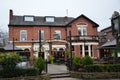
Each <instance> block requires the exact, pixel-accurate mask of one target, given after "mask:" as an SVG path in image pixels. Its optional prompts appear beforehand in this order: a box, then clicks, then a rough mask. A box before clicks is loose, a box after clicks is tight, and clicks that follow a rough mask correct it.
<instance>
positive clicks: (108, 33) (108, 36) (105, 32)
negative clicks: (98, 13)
mask: <svg viewBox="0 0 120 80" xmlns="http://www.w3.org/2000/svg"><path fill="white" fill-rule="evenodd" d="M99 44H100V45H99V51H100V58H103V57H114V56H115V48H116V39H115V37H114V36H113V35H112V27H111V26H110V27H107V28H104V29H102V30H101V31H100V32H99Z"/></svg>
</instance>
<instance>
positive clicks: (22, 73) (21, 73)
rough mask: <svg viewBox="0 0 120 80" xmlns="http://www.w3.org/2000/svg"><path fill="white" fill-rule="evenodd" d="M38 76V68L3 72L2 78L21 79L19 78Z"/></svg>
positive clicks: (0, 75) (0, 72)
mask: <svg viewBox="0 0 120 80" xmlns="http://www.w3.org/2000/svg"><path fill="white" fill-rule="evenodd" d="M37 74H38V69H37V68H28V69H21V68H20V69H14V70H1V71H0V77H5V78H9V77H19V76H36V75H37Z"/></svg>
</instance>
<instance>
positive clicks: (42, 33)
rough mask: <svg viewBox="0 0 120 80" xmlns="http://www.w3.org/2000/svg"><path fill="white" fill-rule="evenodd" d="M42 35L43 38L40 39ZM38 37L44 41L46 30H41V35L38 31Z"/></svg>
mask: <svg viewBox="0 0 120 80" xmlns="http://www.w3.org/2000/svg"><path fill="white" fill-rule="evenodd" d="M40 34H41V38H40ZM38 37H39V39H41V40H44V30H41V33H40V30H39V31H38Z"/></svg>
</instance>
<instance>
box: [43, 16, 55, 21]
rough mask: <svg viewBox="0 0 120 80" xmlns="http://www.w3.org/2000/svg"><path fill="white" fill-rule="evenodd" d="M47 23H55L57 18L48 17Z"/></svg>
mask: <svg viewBox="0 0 120 80" xmlns="http://www.w3.org/2000/svg"><path fill="white" fill-rule="evenodd" d="M45 21H46V22H54V21H55V18H54V17H46V18H45Z"/></svg>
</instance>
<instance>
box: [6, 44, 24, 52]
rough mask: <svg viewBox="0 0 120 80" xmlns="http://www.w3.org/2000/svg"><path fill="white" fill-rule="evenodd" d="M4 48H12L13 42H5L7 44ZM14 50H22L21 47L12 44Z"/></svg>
mask: <svg viewBox="0 0 120 80" xmlns="http://www.w3.org/2000/svg"><path fill="white" fill-rule="evenodd" d="M4 50H13V44H12V43H9V44H7V45H6V46H5V47H4ZM14 50H22V49H20V48H18V47H16V46H14Z"/></svg>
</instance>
